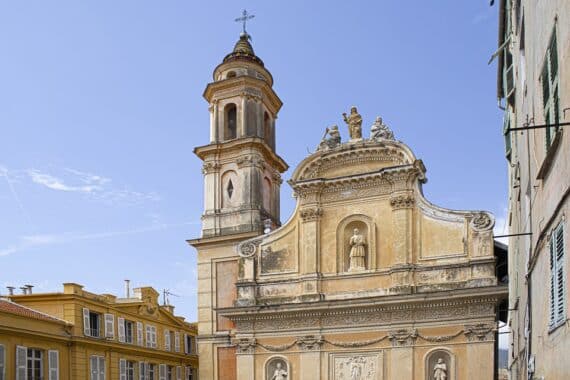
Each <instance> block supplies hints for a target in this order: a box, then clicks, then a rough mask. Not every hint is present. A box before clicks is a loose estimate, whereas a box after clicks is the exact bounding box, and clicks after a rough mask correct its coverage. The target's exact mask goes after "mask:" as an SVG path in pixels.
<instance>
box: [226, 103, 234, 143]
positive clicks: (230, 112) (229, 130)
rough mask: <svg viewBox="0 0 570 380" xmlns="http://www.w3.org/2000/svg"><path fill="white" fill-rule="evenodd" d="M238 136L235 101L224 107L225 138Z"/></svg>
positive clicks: (229, 138)
mask: <svg viewBox="0 0 570 380" xmlns="http://www.w3.org/2000/svg"><path fill="white" fill-rule="evenodd" d="M236 137H237V107H236V105H235V104H234V103H228V104H226V106H225V107H224V140H231V139H235V138H236Z"/></svg>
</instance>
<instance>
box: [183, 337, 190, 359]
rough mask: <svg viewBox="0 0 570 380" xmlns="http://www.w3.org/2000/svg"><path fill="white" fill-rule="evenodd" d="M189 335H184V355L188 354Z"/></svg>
mask: <svg viewBox="0 0 570 380" xmlns="http://www.w3.org/2000/svg"><path fill="white" fill-rule="evenodd" d="M188 348H189V347H188V334H184V353H185V354H188Z"/></svg>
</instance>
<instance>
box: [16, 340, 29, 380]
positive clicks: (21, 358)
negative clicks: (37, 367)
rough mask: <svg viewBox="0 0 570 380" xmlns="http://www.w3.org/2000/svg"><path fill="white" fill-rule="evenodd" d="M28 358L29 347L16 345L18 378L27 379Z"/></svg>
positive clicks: (19, 379) (17, 379)
mask: <svg viewBox="0 0 570 380" xmlns="http://www.w3.org/2000/svg"><path fill="white" fill-rule="evenodd" d="M27 359H28V348H27V347H24V346H16V380H26V375H27V373H26V368H27V366H26V361H27Z"/></svg>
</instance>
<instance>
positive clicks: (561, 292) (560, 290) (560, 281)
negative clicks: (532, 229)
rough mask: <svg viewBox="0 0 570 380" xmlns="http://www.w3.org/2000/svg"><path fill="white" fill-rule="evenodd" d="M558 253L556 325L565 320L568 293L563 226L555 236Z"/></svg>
mask: <svg viewBox="0 0 570 380" xmlns="http://www.w3.org/2000/svg"><path fill="white" fill-rule="evenodd" d="M555 248H556V249H555V252H556V293H557V294H556V296H557V297H556V323H560V322H563V321H564V319H565V312H564V309H565V307H564V304H565V303H566V296H565V294H566V292H565V286H564V283H565V281H564V229H563V225H562V224H561V225H560V226H559V227H558V228H557V229H556V234H555Z"/></svg>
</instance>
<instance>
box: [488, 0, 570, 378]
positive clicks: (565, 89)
mask: <svg viewBox="0 0 570 380" xmlns="http://www.w3.org/2000/svg"><path fill="white" fill-rule="evenodd" d="M498 45H499V50H498V51H497V53H496V56H497V58H498V76H497V79H498V80H497V88H498V98H499V105H500V107H501V108H502V109H503V110H504V127H503V131H504V135H505V147H506V158H507V163H508V165H507V167H508V172H509V207H508V217H507V221H508V226H509V230H508V232H509V234H510V235H511V236H510V237H509V244H508V245H509V248H508V251H509V285H510V289H509V295H510V300H509V317H508V325H509V327H510V334H509V339H510V341H509V343H510V345H509V363H508V366H509V372H510V379H513V380H514V379H516V380H521V379H525V380H526V379H566V378H569V377H570V362H569V361H568V360H567V357H568V352H569V351H570V326H569V323H568V316H569V314H568V310H569V309H568V307H569V299H568V272H569V270H570V258H569V257H568V250H569V241H570V235H569V234H568V231H569V230H570V226H569V225H568V217H569V216H570V200H569V198H570V129H569V128H570V126H569V125H564V124H567V123H569V122H570V2H568V1H566V0H549V1H537V0H501V1H500V2H499V43H498ZM529 127H530V128H529ZM513 128H515V129H514V130H513Z"/></svg>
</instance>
